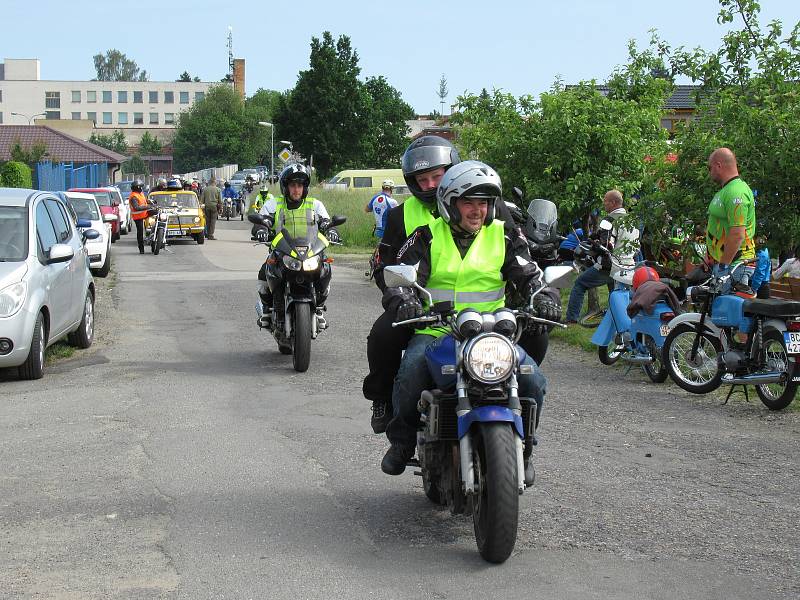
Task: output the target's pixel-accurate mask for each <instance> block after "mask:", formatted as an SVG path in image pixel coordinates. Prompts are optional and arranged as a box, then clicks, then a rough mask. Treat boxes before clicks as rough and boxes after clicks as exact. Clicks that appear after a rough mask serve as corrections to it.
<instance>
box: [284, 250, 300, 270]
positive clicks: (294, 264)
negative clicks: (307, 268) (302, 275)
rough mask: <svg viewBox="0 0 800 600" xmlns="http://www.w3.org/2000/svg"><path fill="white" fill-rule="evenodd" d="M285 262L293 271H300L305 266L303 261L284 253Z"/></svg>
mask: <svg viewBox="0 0 800 600" xmlns="http://www.w3.org/2000/svg"><path fill="white" fill-rule="evenodd" d="M283 264H284V265H286V268H287V269H291V270H292V271H300V270H301V269H302V268H303V263H301V262H300V261H299V260H297V259H296V258H292V257H291V256H289V255H288V254H284V255H283Z"/></svg>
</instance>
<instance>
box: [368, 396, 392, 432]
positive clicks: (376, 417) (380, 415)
mask: <svg viewBox="0 0 800 600" xmlns="http://www.w3.org/2000/svg"><path fill="white" fill-rule="evenodd" d="M391 420H392V404H391V402H384V401H383V400H373V402H372V418H371V419H370V421H369V423H370V425H372V431H374V432H375V433H383V432H384V431H386V426H387V425H388V424H389V421H391Z"/></svg>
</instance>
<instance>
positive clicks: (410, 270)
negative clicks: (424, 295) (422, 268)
mask: <svg viewBox="0 0 800 600" xmlns="http://www.w3.org/2000/svg"><path fill="white" fill-rule="evenodd" d="M383 281H384V282H385V283H386V287H402V286H404V285H410V286H414V284H416V283H417V269H415V268H414V267H413V266H411V265H392V266H390V267H386V268H384V269H383Z"/></svg>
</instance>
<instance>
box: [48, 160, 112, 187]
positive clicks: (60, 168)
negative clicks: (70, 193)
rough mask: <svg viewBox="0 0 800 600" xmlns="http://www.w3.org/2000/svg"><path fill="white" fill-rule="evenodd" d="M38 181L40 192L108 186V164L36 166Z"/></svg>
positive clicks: (51, 164)
mask: <svg viewBox="0 0 800 600" xmlns="http://www.w3.org/2000/svg"><path fill="white" fill-rule="evenodd" d="M36 179H37V184H38V188H39V189H40V190H47V191H50V192H63V191H65V190H68V189H69V188H75V187H82V188H87V187H100V186H104V185H108V184H109V182H108V164H107V163H80V164H78V165H75V163H56V164H53V163H51V162H49V161H44V162H40V163H38V164H37V165H36Z"/></svg>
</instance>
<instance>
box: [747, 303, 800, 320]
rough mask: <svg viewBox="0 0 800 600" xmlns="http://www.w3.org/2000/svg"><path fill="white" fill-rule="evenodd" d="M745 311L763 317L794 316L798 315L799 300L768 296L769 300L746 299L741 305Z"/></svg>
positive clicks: (799, 310) (799, 311) (799, 312)
mask: <svg viewBox="0 0 800 600" xmlns="http://www.w3.org/2000/svg"><path fill="white" fill-rule="evenodd" d="M742 310H744V312H745V313H749V314H751V315H763V316H765V317H782V318H786V317H794V316H797V315H800V301H798V300H782V299H780V298H770V299H769V300H747V301H746V302H745V303H744V305H743V306H742Z"/></svg>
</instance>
